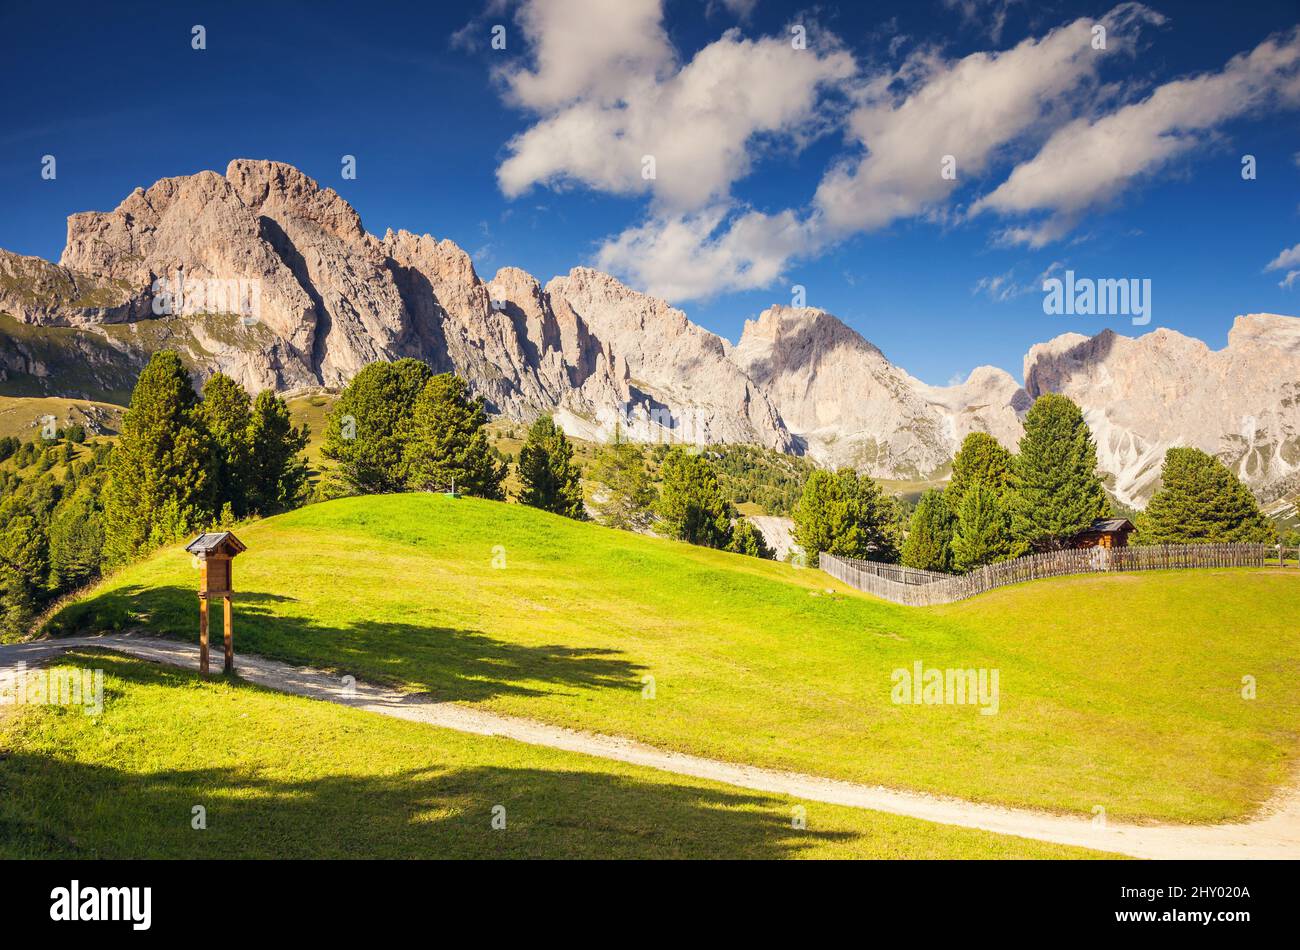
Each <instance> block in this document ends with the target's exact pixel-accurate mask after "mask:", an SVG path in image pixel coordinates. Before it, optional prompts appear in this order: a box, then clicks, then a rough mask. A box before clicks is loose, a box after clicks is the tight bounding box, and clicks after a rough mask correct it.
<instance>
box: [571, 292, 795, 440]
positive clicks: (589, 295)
mask: <svg viewBox="0 0 1300 950" xmlns="http://www.w3.org/2000/svg"><path fill="white" fill-rule="evenodd" d="M546 292H547V294H548V295H549V296H550V298H551V300H552V302H554V301H557V300H563V301H564V303H565V304H566V305H567V309H568V311H569V312H570V313H571V314H572V315H573V316H572V318H573V319H575V320H579V321H581V322H582V323H584V324H585V325H586V326H587V327H588V328H589V329H590V331H591V333H592V334H593V335H594V336H595V337H596V338H597V339H599V340H601V341H602V342H603V343H604V344H605V345H606V346H607V347H609V349H610V352H611V355H612V358H613V360H614V372H615V374H616V376H618V377H620V378H623V379H626V381H627V383H626V385H627V391H628V393H629V398H630V399H631V400H632V401H633V402H634V403H635V404H636V405H637V406H638V407H643V408H638V409H637V410H636V411H635V412H633V413H632V414H631V415H632V420H631V421H632V422H633V424H634V425H633V427H634V428H635V423H636V422H637V421H638V420H641V419H642V418H644V419H645V421H647V422H649V423H650V430H651V431H655V434H656V435H658V436H661V437H663V438H664V439H665V440H673V441H683V442H688V443H694V444H709V443H717V442H748V443H753V444H758V445H764V446H767V447H769V448H773V449H778V450H780V451H783V452H788V451H792V450H794V449H795V448H796V447H797V443H796V440H795V439H794V438H793V437H792V436H791V435H790V432H789V430H788V429H787V428H786V426H785V424H784V423H783V422H782V420H781V416H780V414H779V413H778V412H777V410H776V408H775V407H774V406H773V405H772V402H771V401H770V400H769V399H768V397H767V395H766V394H765V393H764V392H763V391H762V389H761V388H760V387H759V386H757V385H756V384H755V381H754V380H753V379H751V378H750V377H749V376H748V375H746V373H745V371H744V369H743V367H741V366H740V365H739V364H737V363H736V362H734V361H733V360H732V359H731V358H730V356H729V354H728V346H727V343H726V341H724V340H723V339H722V338H721V337H719V336H717V335H715V334H713V333H710V332H709V331H707V330H705V329H704V328H703V327H700V326H697V325H696V324H694V323H691V322H690V320H688V319H687V318H686V314H684V313H682V311H680V310H677V309H676V308H674V307H670V306H669V305H668V304H667V303H665V302H664V301H662V300H660V299H659V298H657V297H651V296H649V295H647V294H642V293H639V292H637V291H635V290H632V289H631V288H630V287H628V286H626V285H625V284H622V283H621V282H619V281H618V280H616V279H615V278H613V277H611V276H609V275H608V274H604V273H601V272H600V271H596V270H592V269H590V268H586V267H576V268H574V269H573V270H572V271H570V272H569V274H568V276H567V277H556V278H555V279H553V280H552V281H551V282H550V283H548V284H547V285H546ZM567 316H568V315H567V314H566V318H567ZM659 430H662V431H659Z"/></svg>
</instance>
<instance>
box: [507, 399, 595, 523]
mask: <svg viewBox="0 0 1300 950" xmlns="http://www.w3.org/2000/svg"><path fill="white" fill-rule="evenodd" d="M519 480H520V482H522V483H523V491H522V492H521V493H520V495H519V500H520V501H522V502H523V503H524V504H525V505H532V506H533V507H534V508H541V509H542V510H543V511H553V512H555V513H556V514H559V515H564V516H565V517H567V518H577V519H579V520H582V519H585V518H586V517H587V512H586V509H585V508H584V507H583V504H582V479H581V477H580V476H579V473H578V466H577V465H576V464H574V461H573V446H572V444H570V442H569V440H568V439H567V438H565V435H564V430H563V429H561V428H560V427H559V426H557V425H556V424H555V420H554V419H552V418H551V417H550V416H540V417H538V419H537V421H536V422H534V423H533V424H532V426H531V427H530V428H529V430H528V438H527V440H525V442H524V444H523V446H522V447H521V448H520V450H519Z"/></svg>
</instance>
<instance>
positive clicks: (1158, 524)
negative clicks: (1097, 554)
mask: <svg viewBox="0 0 1300 950" xmlns="http://www.w3.org/2000/svg"><path fill="white" fill-rule="evenodd" d="M1160 478H1161V487H1160V490H1159V491H1157V492H1156V493H1155V495H1153V496H1152V498H1151V501H1150V502H1149V503H1148V504H1147V508H1146V511H1145V512H1143V513H1142V515H1140V516H1139V518H1138V533H1139V536H1140V538H1141V540H1142V543H1143V544H1201V543H1207V542H1221V541H1272V540H1273V538H1274V532H1275V529H1274V528H1273V526H1272V524H1271V523H1270V522H1269V521H1268V519H1267V518H1265V517H1264V514H1263V512H1261V511H1260V510H1259V504H1258V503H1257V502H1256V501H1255V497H1254V495H1252V494H1251V493H1250V490H1249V489H1248V488H1247V487H1246V486H1245V485H1243V484H1242V483H1241V481H1240V479H1238V478H1237V476H1236V475H1234V474H1233V473H1232V472H1231V470H1229V469H1228V467H1227V466H1226V465H1224V464H1223V463H1222V462H1220V461H1219V460H1218V459H1217V458H1215V457H1214V456H1212V455H1209V454H1207V453H1205V452H1202V451H1201V450H1200V449H1193V448H1173V449H1170V450H1169V451H1168V452H1166V453H1165V463H1164V467H1163V468H1162V469H1161V472H1160Z"/></svg>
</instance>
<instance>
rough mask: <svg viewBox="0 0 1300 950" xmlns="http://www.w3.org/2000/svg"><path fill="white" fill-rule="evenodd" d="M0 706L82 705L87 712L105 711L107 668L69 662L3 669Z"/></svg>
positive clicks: (1, 672)
mask: <svg viewBox="0 0 1300 950" xmlns="http://www.w3.org/2000/svg"><path fill="white" fill-rule="evenodd" d="M0 706H80V707H82V709H83V710H84V711H85V713H86V715H87V716H98V715H99V714H100V713H102V712H103V711H104V671H103V670H86V669H77V668H75V667H69V666H56V667H42V668H40V669H35V670H29V669H28V668H27V664H26V663H23V662H19V663H18V664H17V665H16V666H13V667H9V668H7V669H4V670H0Z"/></svg>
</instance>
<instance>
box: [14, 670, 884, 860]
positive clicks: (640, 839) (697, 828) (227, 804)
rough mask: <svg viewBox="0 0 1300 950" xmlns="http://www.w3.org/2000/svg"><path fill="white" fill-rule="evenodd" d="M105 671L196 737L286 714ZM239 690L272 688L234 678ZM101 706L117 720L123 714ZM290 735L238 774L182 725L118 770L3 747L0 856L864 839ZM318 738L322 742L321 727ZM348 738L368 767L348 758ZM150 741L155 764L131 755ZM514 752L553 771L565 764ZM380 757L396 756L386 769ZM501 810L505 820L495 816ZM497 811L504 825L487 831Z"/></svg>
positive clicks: (693, 849) (596, 850)
mask: <svg viewBox="0 0 1300 950" xmlns="http://www.w3.org/2000/svg"><path fill="white" fill-rule="evenodd" d="M81 659H82V661H83V662H89V661H88V660H87V658H86V657H84V656H83V657H82V658H81ZM111 674H112V675H111V676H110V677H109V679H110V681H111V682H112V683H113V685H114V686H115V687H116V688H115V690H114V692H120V691H121V690H125V691H126V692H131V691H133V689H134V686H133V685H129V684H139V685H142V686H145V687H158V686H163V687H166V688H169V689H175V691H176V695H175V701H176V702H178V703H179V702H180V701H181V700H182V698H183V699H185V700H186V701H194V702H198V703H201V704H204V705H203V706H201V707H200V708H201V709H202V711H203V716H202V718H201V721H200V722H199V723H198V724H190V725H189V726H188V728H190V729H202V730H207V731H209V732H216V733H217V734H218V735H221V736H225V737H227V738H228V737H229V735H230V734H231V732H232V731H233V730H248V731H249V732H251V733H256V732H257V731H258V730H259V722H258V719H259V718H261V717H264V716H268V715H274V714H276V711H275V710H267V709H265V708H261V709H259V711H258V712H257V713H255V714H254V715H253V716H251V717H242V716H241V717H240V719H239V720H238V721H234V719H233V717H235V716H237V715H239V714H238V712H237V710H238V709H239V708H241V706H240V704H239V703H238V702H236V703H233V704H232V703H229V702H228V701H227V702H225V703H223V702H221V701H220V699H219V697H218V698H213V701H212V702H211V703H207V701H206V700H207V697H205V696H204V694H203V693H197V694H196V693H194V692H192V689H193V687H195V685H196V684H197V679H196V677H195V675H194V674H192V673H188V672H184V671H180V670H175V669H171V668H165V667H156V666H153V665H151V664H147V663H143V662H139V661H117V662H114V663H113V664H112V670H111ZM113 681H115V682H113ZM233 688H235V689H237V690H240V691H244V690H247V691H250V692H255V693H265V692H266V691H265V690H262V689H261V688H260V687H256V686H251V685H248V684H242V683H236V684H234V687H233ZM310 708H311V707H310V706H303V707H301V709H300V710H295V711H294V712H295V713H296V712H298V711H309V710H310ZM106 709H107V711H106V713H105V715H107V716H109V717H112V716H113V706H112V705H111V704H110V705H109V706H108V707H106ZM47 714H48V713H47ZM137 715H138V714H137ZM181 722H182V723H184V720H181ZM72 725H73V726H74V727H75V725H76V724H75V723H74V724H72ZM277 725H279V726H283V723H282V722H277ZM295 725H297V726H299V727H300V729H299V731H297V732H296V733H295V740H294V743H293V747H292V748H284V747H282V746H275V745H268V744H263V745H261V746H259V747H258V751H257V753H256V754H255V755H253V756H252V757H250V758H248V759H246V760H245V762H244V763H243V764H241V765H240V766H239V767H231V766H225V765H219V766H214V765H207V764H197V763H195V757H196V756H197V757H198V758H199V762H200V763H201V762H202V761H203V759H202V757H203V756H204V755H205V754H206V755H209V756H212V757H215V758H218V759H219V758H221V755H220V753H217V752H215V751H214V747H215V743H217V742H219V741H220V740H218V739H216V738H215V737H214V745H209V746H207V747H202V746H200V748H199V749H198V750H197V751H195V750H193V749H191V748H190V747H189V736H188V735H186V734H184V733H183V732H180V731H179V730H183V729H184V728H186V726H184V725H177V724H176V723H175V722H172V723H171V724H169V725H166V726H164V725H161V724H160V725H159V729H161V730H163V731H162V732H160V733H159V734H157V735H154V734H151V733H143V732H140V731H138V730H136V731H125V732H124V731H122V726H121V722H118V723H117V724H115V726H114V728H115V734H116V736H117V738H116V740H115V741H116V742H118V745H116V746H114V752H113V755H114V758H113V760H112V764H108V763H105V762H102V761H101V762H91V761H79V760H78V759H77V753H78V751H81V752H82V754H84V755H87V756H93V755H95V754H96V752H95V750H96V749H97V748H98V747H97V746H95V745H94V744H93V743H87V744H86V746H84V747H83V746H81V745H80V744H78V743H77V742H76V741H75V738H69V736H68V735H64V736H62V737H61V738H60V739H59V740H58V741H60V742H68V743H69V748H68V749H67V750H65V751H66V752H67V754H59V755H57V756H51V755H45V754H40V753H38V752H34V751H31V749H30V748H23V749H20V750H18V751H11V752H10V753H9V754H0V857H41V858H46V857H70V858H197V857H205V858H383V857H388V858H398V857H410V858H442V857H456V858H495V857H511V858H544V857H545V858H559V857H567V858H735V857H746V858H779V857H789V856H792V855H794V854H797V853H798V852H799V851H801V850H803V849H805V848H808V847H810V846H814V845H817V844H822V843H831V842H841V841H851V840H854V839H856V838H858V837H859V835H858V834H857V833H855V832H847V831H827V830H818V829H814V828H807V829H796V828H794V827H793V824H792V821H791V816H792V813H791V807H792V803H791V802H789V801H787V800H785V799H783V798H779V797H774V796H769V795H764V794H761V793H753V792H741V791H731V790H727V789H716V788H706V787H700V786H698V785H691V784H688V783H687V782H686V781H685V780H682V779H677V778H670V779H668V780H667V781H664V782H649V781H645V780H641V779H638V778H635V777H631V776H625V775H613V774H609V773H607V772H601V771H595V770H592V769H589V768H575V769H569V768H566V767H564V766H562V765H561V766H557V767H520V766H518V765H517V764H515V763H516V762H517V761H518V759H519V757H520V755H521V752H520V751H519V750H521V749H525V748H526V747H522V746H516V745H515V744H513V743H510V744H506V743H502V742H500V741H498V740H491V739H487V738H483V737H466V736H460V735H457V734H455V733H448V732H446V731H444V730H437V729H432V728H430V729H429V730H428V736H429V740H430V741H427V742H426V741H421V742H420V743H419V745H418V749H419V751H418V753H412V752H411V751H410V748H411V747H410V745H407V744H404V743H402V742H401V740H398V746H397V747H398V748H399V749H400V750H401V752H400V753H395V752H394V751H393V748H394V747H393V746H391V745H390V746H388V747H387V748H386V749H385V750H384V751H382V752H379V753H375V748H376V743H375V741H374V740H373V739H372V741H370V742H367V736H366V732H365V731H364V730H363V731H360V732H358V733H356V734H352V738H350V739H348V738H340V734H339V732H338V729H337V724H336V722H335V721H334V720H333V719H332V718H331V719H326V720H324V721H320V722H319V723H315V722H313V721H312V720H311V719H309V718H303V719H302V720H295ZM316 728H318V729H319V732H320V734H319V736H313V735H312V734H311V733H312V731H313V729H316ZM404 728H406V727H404ZM421 728H422V729H423V727H421ZM58 734H59V733H57V732H56V735H58ZM422 734H423V733H422ZM70 735H71V736H74V737H75V732H73V733H70ZM47 741H49V740H47ZM355 743H363V744H364V746H365V748H367V749H368V750H371V753H372V754H373V755H374V757H373V758H372V757H369V756H367V757H359V756H358V755H356V754H355V753H356V745H355ZM145 745H149V747H150V753H149V755H148V756H140V755H137V752H138V750H139V749H140V748H141V747H143V746H145ZM204 748H207V749H208V750H209V751H208V752H207V753H205V752H204V751H203V749H204ZM169 749H170V750H173V751H159V750H169ZM182 749H183V750H184V751H180V750H182ZM302 749H311V750H312V754H311V755H309V756H304V755H303V754H302ZM522 754H531V755H533V756H534V760H536V759H541V760H542V761H543V762H546V760H553V759H555V758H557V757H559V756H558V754H556V753H550V752H548V751H545V750H532V751H531V752H530V753H522ZM385 756H390V757H392V758H391V759H390V761H393V765H392V766H391V771H388V772H386V773H385V772H384V768H385V766H384V765H383V764H381V763H382V762H383V761H384V757H385ZM159 757H161V758H160V759H159ZM413 758H418V760H419V764H418V765H417V766H412V765H411V764H410V763H411V760H412V759H413ZM141 759H143V760H144V761H154V760H160V761H162V762H168V761H173V760H183V761H185V763H186V767H184V768H171V769H169V768H155V769H153V770H151V771H145V772H141V771H135V770H133V768H132V763H133V762H138V761H140V760H141ZM573 761H574V762H575V763H578V764H583V763H584V762H585V760H583V759H582V758H581V757H573ZM119 763H124V764H119ZM192 763H194V764H192ZM322 763H323V764H322ZM362 763H364V765H362ZM467 763H472V764H467ZM548 764H549V763H548ZM316 769H322V770H324V771H325V773H326V774H314V772H313V770H316ZM286 771H290V772H292V773H295V774H292V775H289V776H286V774H285V773H286ZM195 806H202V807H203V809H204V810H205V817H206V824H207V827H206V829H204V830H196V829H194V828H193V827H192V818H193V814H194V808H195ZM497 806H500V807H501V808H502V809H504V812H500V811H495V812H494V809H496V808H497ZM502 816H503V817H504V821H505V827H504V828H500V827H494V826H493V819H494V817H497V818H498V823H499V821H500V818H501V817H502Z"/></svg>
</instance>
